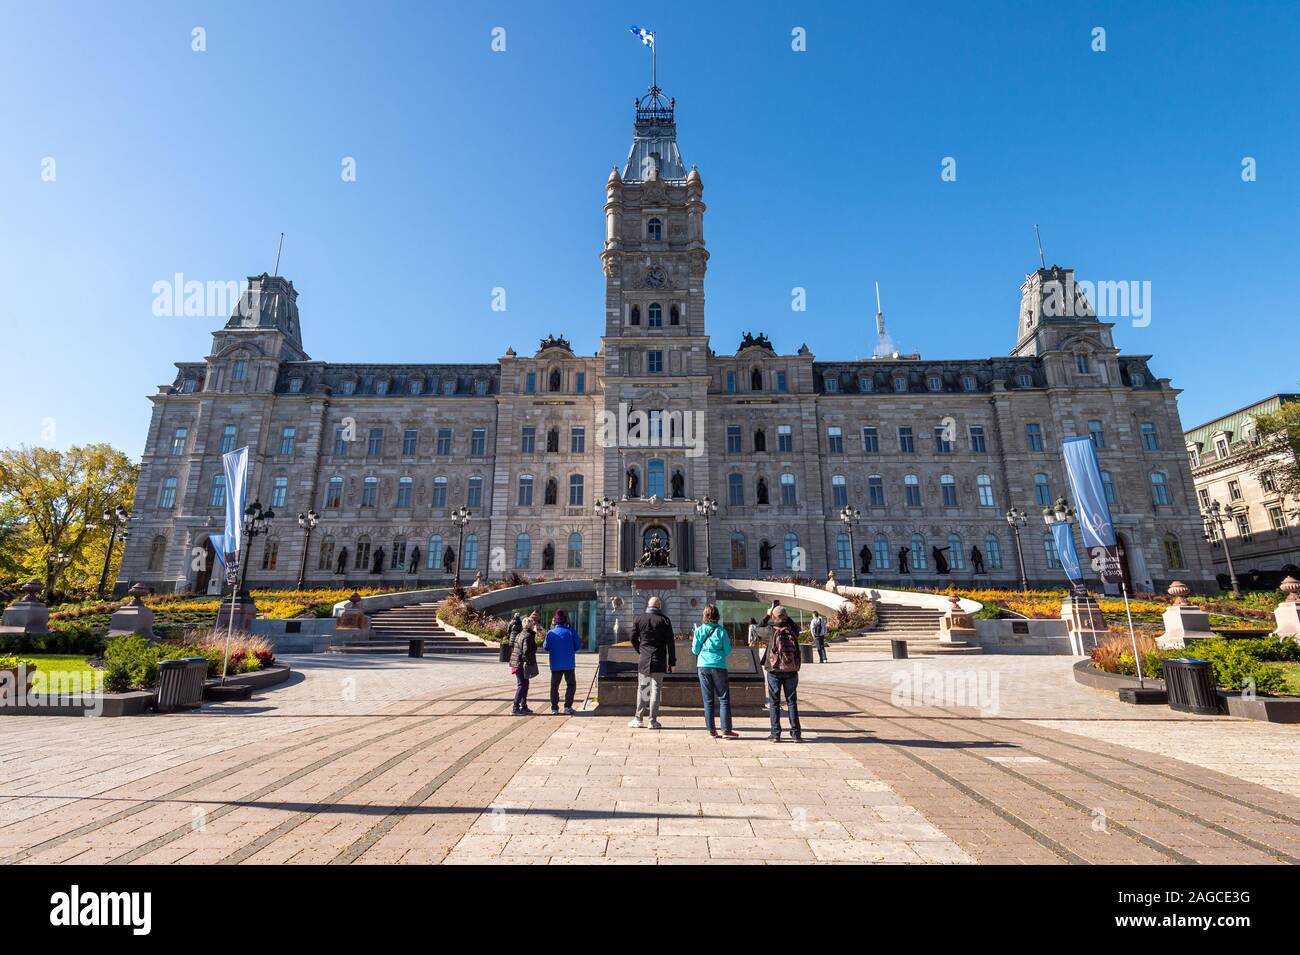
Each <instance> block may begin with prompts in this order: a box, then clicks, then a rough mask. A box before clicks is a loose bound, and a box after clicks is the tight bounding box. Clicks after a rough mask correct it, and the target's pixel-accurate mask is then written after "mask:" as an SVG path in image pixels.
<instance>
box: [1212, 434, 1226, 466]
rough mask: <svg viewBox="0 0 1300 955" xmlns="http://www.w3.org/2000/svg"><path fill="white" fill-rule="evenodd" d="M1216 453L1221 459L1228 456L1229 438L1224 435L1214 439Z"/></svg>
mask: <svg viewBox="0 0 1300 955" xmlns="http://www.w3.org/2000/svg"><path fill="white" fill-rule="evenodd" d="M1214 453H1215V454H1217V455H1218V456H1219V460H1220V461H1222V460H1223V459H1224V458H1226V457H1227V456H1228V439H1227V438H1225V437H1224V436H1223V435H1219V436H1218V437H1217V438H1215V439H1214Z"/></svg>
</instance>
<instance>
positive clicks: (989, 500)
mask: <svg viewBox="0 0 1300 955" xmlns="http://www.w3.org/2000/svg"><path fill="white" fill-rule="evenodd" d="M975 487H976V489H977V490H978V491H979V496H980V507H993V506H994V503H995V502H994V500H993V478H991V477H989V476H988V475H987V474H980V475H978V476H977V477H976V478H975Z"/></svg>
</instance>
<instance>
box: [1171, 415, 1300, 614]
mask: <svg viewBox="0 0 1300 955" xmlns="http://www.w3.org/2000/svg"><path fill="white" fill-rule="evenodd" d="M1294 401H1300V395H1297V394H1278V395H1272V396H1270V397H1268V398H1265V399H1264V400H1262V401H1258V402H1255V403H1254V404H1252V405H1249V406H1247V407H1245V408H1241V409H1239V410H1237V411H1234V412H1232V413H1231V414H1228V415H1224V416H1222V417H1220V418H1216V419H1214V420H1213V421H1208V422H1206V423H1205V424H1203V425H1200V426H1199V427H1196V428H1192V429H1191V430H1190V431H1188V432H1187V433H1186V435H1185V436H1184V438H1185V441H1186V451H1187V457H1188V460H1189V462H1190V463H1191V467H1192V479H1193V480H1194V481H1195V483H1196V494H1197V497H1198V505H1199V507H1201V508H1202V509H1204V508H1206V507H1208V506H1209V504H1210V502H1211V501H1218V502H1219V503H1220V504H1222V505H1223V508H1224V522H1223V536H1224V537H1226V538H1227V546H1228V549H1229V550H1230V551H1231V554H1232V563H1233V568H1234V569H1235V570H1236V572H1237V578H1238V580H1239V581H1240V583H1241V585H1242V586H1244V587H1254V586H1260V587H1269V588H1275V587H1277V586H1278V584H1279V583H1280V582H1281V580H1282V578H1283V577H1286V576H1287V575H1288V574H1290V575H1292V576H1300V527H1298V526H1297V521H1296V517H1297V502H1295V501H1293V500H1289V499H1288V498H1287V497H1286V496H1285V495H1284V494H1282V493H1281V492H1280V491H1279V490H1278V487H1277V485H1276V483H1274V482H1272V481H1269V480H1266V479H1265V480H1262V479H1261V477H1260V476H1259V475H1258V474H1256V473H1255V472H1254V470H1252V468H1251V467H1250V465H1249V463H1248V462H1247V460H1246V455H1245V454H1243V452H1244V451H1245V450H1246V449H1247V448H1248V447H1249V446H1250V444H1251V442H1252V441H1253V440H1254V431H1253V419H1254V417H1255V416H1256V415H1260V414H1270V413H1272V412H1275V411H1277V410H1278V409H1279V408H1281V407H1282V405H1283V404H1289V403H1291V402H1294ZM1205 533H1206V535H1207V536H1209V537H1210V538H1211V543H1210V553H1211V556H1212V559H1213V562H1214V573H1215V574H1216V575H1217V576H1218V578H1219V579H1220V581H1221V583H1222V584H1223V586H1224V587H1227V586H1228V558H1227V555H1226V554H1225V553H1224V548H1223V544H1222V542H1221V540H1220V539H1219V536H1218V535H1219V531H1218V529H1217V528H1216V527H1215V526H1214V524H1213V523H1212V522H1209V521H1207V522H1206V526H1205Z"/></svg>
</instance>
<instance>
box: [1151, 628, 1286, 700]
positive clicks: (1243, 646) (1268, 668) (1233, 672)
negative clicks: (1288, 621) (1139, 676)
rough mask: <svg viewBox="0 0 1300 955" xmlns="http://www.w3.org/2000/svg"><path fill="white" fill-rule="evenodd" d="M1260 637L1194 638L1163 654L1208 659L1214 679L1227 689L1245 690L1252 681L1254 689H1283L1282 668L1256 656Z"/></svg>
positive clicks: (1284, 679)
mask: <svg viewBox="0 0 1300 955" xmlns="http://www.w3.org/2000/svg"><path fill="white" fill-rule="evenodd" d="M1265 642H1266V641H1262V640H1223V639H1214V640H1197V641H1196V642H1195V643H1194V644H1192V646H1190V647H1188V648H1187V649H1185V650H1167V651H1165V652H1164V654H1163V656H1164V657H1166V658H1171V657H1191V658H1193V659H1199V660H1207V661H1209V663H1210V665H1211V666H1212V667H1213V668H1214V682H1215V683H1217V684H1218V685H1219V686H1221V687H1225V688H1226V689H1229V690H1244V689H1246V688H1247V687H1248V686H1250V685H1251V684H1252V682H1253V684H1254V687H1255V692H1257V693H1265V694H1274V693H1282V692H1284V691H1285V690H1286V687H1287V681H1286V675H1285V673H1283V671H1282V668H1281V667H1279V666H1276V665H1275V664H1272V663H1266V662H1264V661H1263V660H1261V659H1260V658H1259V656H1258V653H1259V652H1260V645H1261V644H1263V643H1265Z"/></svg>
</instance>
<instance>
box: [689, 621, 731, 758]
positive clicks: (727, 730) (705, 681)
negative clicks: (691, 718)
mask: <svg viewBox="0 0 1300 955" xmlns="http://www.w3.org/2000/svg"><path fill="white" fill-rule="evenodd" d="M718 616H719V615H718V608H717V607H715V606H714V605H713V604H709V605H707V606H706V607H705V608H704V622H703V623H701V624H700V625H699V626H698V627H696V628H695V634H694V636H693V638H692V640H691V652H692V653H694V654H695V671H696V673H697V674H698V675H699V678H700V696H701V697H702V698H703V700H704V725H705V726H707V727H708V729H709V735H710V736H712V737H714V738H715V739H716V738H717V735H718V730H717V727H716V726H715V725H714V722H713V708H714V705H715V703H716V705H717V708H718V717H719V719H720V721H721V723H722V735H723V736H724V737H725V738H727V739H737V738H738V737H739V736H740V734H739V733H735V732H733V731H732V729H731V692H730V685H729V683H728V679H727V657H729V656H730V655H731V637H730V635H728V633H727V630H726V628H725V627H723V626H722V624H720V623H719V622H718Z"/></svg>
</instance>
